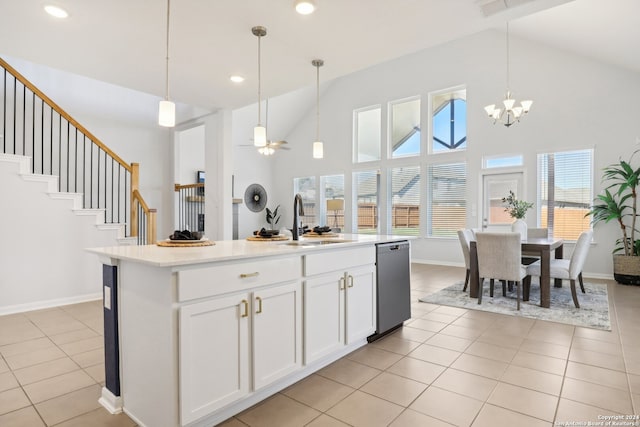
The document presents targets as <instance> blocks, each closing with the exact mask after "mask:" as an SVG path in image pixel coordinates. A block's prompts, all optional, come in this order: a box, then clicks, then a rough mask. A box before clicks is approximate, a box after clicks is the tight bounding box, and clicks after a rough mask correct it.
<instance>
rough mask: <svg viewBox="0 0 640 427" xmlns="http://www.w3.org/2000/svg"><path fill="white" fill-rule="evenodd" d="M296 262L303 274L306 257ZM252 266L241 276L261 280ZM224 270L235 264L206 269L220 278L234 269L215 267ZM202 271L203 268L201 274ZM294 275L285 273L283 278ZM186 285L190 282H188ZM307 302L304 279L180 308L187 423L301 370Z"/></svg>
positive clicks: (183, 409)
mask: <svg viewBox="0 0 640 427" xmlns="http://www.w3.org/2000/svg"><path fill="white" fill-rule="evenodd" d="M296 261H297V262H296V263H295V264H296V267H297V268H296V269H294V270H293V272H294V274H297V275H299V274H300V273H299V272H300V258H296ZM250 266H251V269H250V272H248V273H239V275H242V276H243V277H242V279H248V281H249V282H255V281H259V280H260V279H259V278H260V265H259V264H258V263H252V264H251V265H250ZM247 267H248V265H240V266H238V265H234V266H231V268H232V269H233V268H236V269H239V270H238V271H249V270H247V269H246V268H247ZM219 269H223V270H228V269H229V267H228V266H225V267H215V268H210V269H205V270H208V271H205V272H204V273H206V274H207V275H208V274H213V276H211V277H214V278H215V277H218V278H219V277H221V275H222V276H224V275H225V274H226V273H228V271H215V270H219ZM212 270H213V271H212ZM201 273H203V271H199V272H198V274H201ZM290 274H291V273H283V276H284V277H285V278H286V276H287V275H290ZM186 276H189V274H187V275H186ZM231 276H233V275H231ZM187 282H188V281H187ZM183 284H185V285H186V283H185V281H184V280H183V281H182V282H181V285H183ZM199 286H201V285H199ZM301 305H302V288H301V284H300V280H299V278H298V279H297V280H290V281H287V282H285V283H279V284H266V285H264V286H262V287H260V288H257V289H254V288H252V291H250V292H236V293H234V294H231V295H225V296H220V297H212V298H210V299H206V300H204V301H198V302H195V303H192V304H185V305H184V306H182V307H180V309H179V340H180V343H179V353H180V354H179V364H180V372H179V375H180V395H181V397H182V398H181V401H180V414H181V423H182V425H185V424H188V423H190V422H192V421H195V420H197V419H199V418H201V417H203V416H206V415H208V414H210V413H212V412H213V411H215V410H217V409H219V408H222V407H223V406H225V405H227V404H229V403H232V402H235V401H237V400H239V399H241V398H242V397H244V396H247V395H248V394H250V393H252V392H253V391H255V390H258V389H260V388H261V387H264V386H266V385H268V384H270V383H272V382H274V381H276V380H278V379H280V378H283V377H284V376H286V375H288V374H290V373H292V372H294V371H296V370H298V369H300V368H301V366H302V363H301V359H302V357H301V355H302V308H301Z"/></svg>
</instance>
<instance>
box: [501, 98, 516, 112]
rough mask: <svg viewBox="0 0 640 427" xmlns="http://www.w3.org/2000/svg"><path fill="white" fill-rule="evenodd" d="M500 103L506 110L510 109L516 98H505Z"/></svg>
mask: <svg viewBox="0 0 640 427" xmlns="http://www.w3.org/2000/svg"><path fill="white" fill-rule="evenodd" d="M502 103H503V104H504V108H505V109H506V110H511V109H513V104H515V103H516V100H515V99H511V98H507V99H505V100H504V101H502Z"/></svg>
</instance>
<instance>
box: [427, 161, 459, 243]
mask: <svg viewBox="0 0 640 427" xmlns="http://www.w3.org/2000/svg"><path fill="white" fill-rule="evenodd" d="M428 179H429V180H428V186H429V187H428V190H427V196H428V200H429V210H428V213H427V218H428V223H427V228H428V230H427V234H428V235H429V236H430V237H454V236H456V235H457V231H458V230H459V229H460V228H465V226H466V222H467V201H466V189H467V165H466V163H448V164H436V165H429V178H428Z"/></svg>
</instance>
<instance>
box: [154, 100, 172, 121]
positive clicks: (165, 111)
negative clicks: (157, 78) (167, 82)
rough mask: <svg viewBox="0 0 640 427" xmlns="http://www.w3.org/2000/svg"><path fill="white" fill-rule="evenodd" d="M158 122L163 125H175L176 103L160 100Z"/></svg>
mask: <svg viewBox="0 0 640 427" xmlns="http://www.w3.org/2000/svg"><path fill="white" fill-rule="evenodd" d="M158 124H159V125H160V126H164V127H174V126H175V125H176V104H174V103H173V102H171V101H167V100H164V101H160V107H159V109H158Z"/></svg>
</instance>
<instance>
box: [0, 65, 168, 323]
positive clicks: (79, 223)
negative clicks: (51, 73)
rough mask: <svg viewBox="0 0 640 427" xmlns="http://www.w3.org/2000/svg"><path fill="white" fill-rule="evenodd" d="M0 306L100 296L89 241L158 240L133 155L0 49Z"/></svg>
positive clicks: (5, 310) (98, 270)
mask: <svg viewBox="0 0 640 427" xmlns="http://www.w3.org/2000/svg"><path fill="white" fill-rule="evenodd" d="M0 73H2V74H0V79H2V82H0V200H2V203H1V204H0V296H1V297H0V315H3V314H10V313H16V312H21V311H28V310H34V309H42V308H46V307H52V306H59V305H65V304H73V303H77V302H82V301H88V300H95V299H100V298H101V297H102V286H101V283H102V267H101V265H100V263H99V262H98V260H97V258H96V256H95V255H93V254H89V253H88V252H86V250H85V248H88V247H104V246H115V245H144V244H147V243H155V240H156V234H155V233H156V230H155V218H156V211H155V209H150V208H149V207H148V206H147V204H146V203H145V201H144V199H143V198H142V196H141V194H140V191H139V186H138V180H139V173H138V171H139V165H138V164H137V163H132V164H128V163H126V162H124V161H123V160H122V159H121V158H120V157H119V156H118V155H117V154H115V153H114V152H113V151H112V150H111V149H109V148H108V147H107V146H106V145H105V144H104V143H103V142H101V141H100V140H99V139H98V138H96V137H95V136H94V135H93V134H92V133H90V132H89V131H88V130H87V129H85V128H84V127H83V126H82V125H81V124H79V123H78V122H77V121H76V120H74V119H73V118H72V117H71V116H70V115H69V114H68V113H66V112H65V111H64V110H63V109H62V108H60V107H59V106H58V105H57V104H56V103H54V102H53V101H52V100H51V99H49V98H48V97H47V96H46V95H45V94H44V93H42V92H41V91H40V90H39V89H38V88H36V87H35V86H34V85H33V84H32V83H30V82H29V81H28V80H27V79H26V78H24V77H23V76H22V75H21V74H20V73H18V72H17V71H16V70H15V69H13V68H12V67H11V66H10V65H9V64H7V63H6V62H5V61H4V60H3V59H2V58H0Z"/></svg>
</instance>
